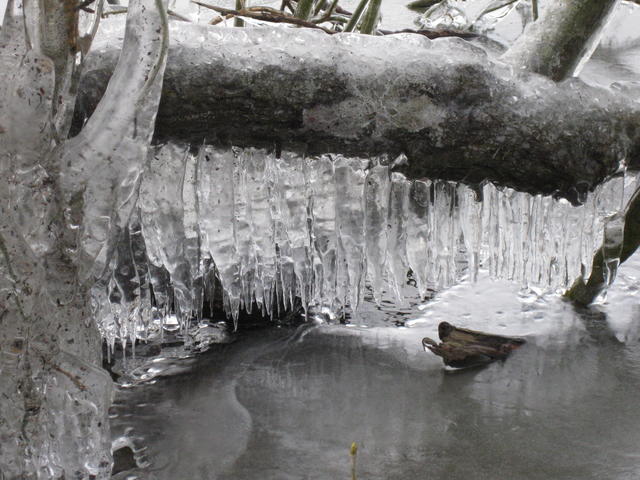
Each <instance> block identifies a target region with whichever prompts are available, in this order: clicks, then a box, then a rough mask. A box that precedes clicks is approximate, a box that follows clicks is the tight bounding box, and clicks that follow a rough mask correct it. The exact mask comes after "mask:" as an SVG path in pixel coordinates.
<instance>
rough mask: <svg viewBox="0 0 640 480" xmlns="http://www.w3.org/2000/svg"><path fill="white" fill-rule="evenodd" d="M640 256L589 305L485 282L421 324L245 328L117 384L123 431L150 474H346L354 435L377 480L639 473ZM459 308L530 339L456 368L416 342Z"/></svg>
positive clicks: (437, 305) (476, 320) (456, 292)
mask: <svg viewBox="0 0 640 480" xmlns="http://www.w3.org/2000/svg"><path fill="white" fill-rule="evenodd" d="M636 263H639V262H636ZM639 265H640V263H639ZM634 268H635V270H634ZM636 270H637V271H636ZM637 272H640V268H636V267H634V266H633V262H632V263H631V265H630V266H627V268H626V270H625V269H624V268H623V269H622V270H621V273H620V275H621V276H620V277H619V279H618V283H617V285H616V289H614V290H613V291H612V292H610V294H609V299H608V301H607V303H605V304H603V305H601V306H598V307H592V308H590V309H583V310H576V309H574V308H573V307H572V306H571V305H570V304H568V303H566V302H563V301H562V300H560V299H559V298H557V297H545V296H538V297H536V296H535V295H530V296H529V297H527V298H524V297H522V294H521V293H519V289H518V288H517V287H516V286H509V285H506V284H504V283H500V282H489V283H483V282H479V283H478V284H476V285H466V286H464V285H463V286H460V287H455V288H453V289H450V290H449V291H448V292H445V293H443V294H441V295H439V296H438V297H437V298H436V300H435V301H434V302H432V303H430V304H428V305H427V307H426V308H424V309H423V310H422V311H421V312H418V311H417V310H416V311H415V312H414V313H415V315H414V318H413V319H412V320H411V321H408V322H407V324H408V325H409V327H404V328H397V327H375V328H366V329H365V328H357V327H355V328H345V327H327V326H324V327H314V328H309V327H307V328H306V329H302V330H297V331H294V330H287V329H271V330H263V331H256V332H253V333H248V334H245V335H244V337H242V338H240V339H239V341H238V342H236V343H234V344H232V345H224V346H220V347H219V348H217V349H214V350H213V351H211V352H209V353H208V354H206V355H201V356H199V357H197V359H196V360H195V361H194V360H193V359H190V360H189V361H192V362H194V363H193V364H192V365H191V367H190V369H189V371H188V372H187V373H181V374H177V375H174V376H164V377H157V378H155V379H154V380H153V382H155V383H151V384H146V385H139V386H137V387H131V388H128V389H121V390H120V393H119V400H118V404H117V405H116V406H115V407H114V409H113V416H114V418H113V429H114V435H115V436H122V437H127V438H130V439H134V440H133V441H132V443H133V445H134V449H136V448H137V455H138V459H139V460H140V462H139V463H140V464H141V465H142V468H139V469H137V470H136V471H137V473H135V474H136V475H137V478H140V479H158V480H160V479H178V480H181V479H184V480H187V479H189V480H197V479H215V478H217V479H221V480H232V479H243V480H244V479H247V480H249V479H261V480H276V479H278V480H283V479H296V480H297V479H314V480H315V479H318V480H319V479H339V478H349V477H350V458H349V446H350V445H351V442H354V441H355V442H357V443H358V445H359V451H358V457H357V464H358V478H359V479H366V480H372V479H381V480H382V479H385V480H387V479H403V480H405V479H418V478H428V479H436V480H437V479H443V480H444V479H447V480H456V479H460V480H462V479H464V480H468V479H480V480H482V479H491V480H495V479H513V480H518V479H523V480H524V479H527V480H529V479H545V480H546V479H549V478H553V479H581V480H583V479H594V480H595V479H598V480H600V479H603V478H607V479H616V480H617V479H632V478H633V479H635V478H639V477H640V402H638V400H640V397H639V394H638V391H639V387H640V343H639V342H638V336H639V332H638V321H637V320H638V308H637V301H636V299H635V296H634V295H633V292H634V291H635V290H634V289H637V288H636V286H635V285H636V280H635V279H636V278H637ZM499 312H502V313H499ZM445 317H446V318H445ZM447 318H448V319H449V320H452V319H455V323H457V324H460V325H463V326H468V327H471V328H483V329H487V330H491V331H495V332H497V333H507V334H517V335H526V336H527V337H528V340H529V342H528V343H527V344H526V345H525V346H524V347H522V348H520V349H518V350H517V351H516V352H515V353H514V354H513V355H512V356H511V357H510V358H509V360H508V361H507V362H505V363H496V364H493V365H491V366H489V367H488V368H484V369H475V370H465V371H458V372H447V371H445V370H444V369H443V367H442V364H441V362H440V360H439V359H438V358H436V357H435V356H432V355H428V354H426V353H424V352H422V351H421V348H422V347H421V345H420V339H421V338H422V337H423V336H424V335H427V334H429V335H430V336H434V334H435V331H434V330H435V327H436V325H437V323H438V322H439V321H441V320H443V319H447ZM496 319H497V320H496ZM171 365H172V368H174V370H175V371H176V372H178V371H179V369H175V365H173V364H171ZM145 465H146V466H145ZM133 473H134V472H133V471H129V472H128V473H126V472H123V473H120V474H119V475H118V478H128V477H126V476H125V475H131V474H133Z"/></svg>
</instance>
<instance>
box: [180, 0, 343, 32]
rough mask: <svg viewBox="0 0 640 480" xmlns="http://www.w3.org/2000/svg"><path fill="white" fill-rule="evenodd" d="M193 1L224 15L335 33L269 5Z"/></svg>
mask: <svg viewBox="0 0 640 480" xmlns="http://www.w3.org/2000/svg"><path fill="white" fill-rule="evenodd" d="M191 2H192V3H195V4H196V5H200V6H201V7H204V8H208V9H210V10H213V11H215V12H218V13H221V14H223V15H235V16H239V17H246V18H253V19H254V20H261V21H264V22H273V23H290V24H292V25H298V26H301V27H307V28H317V29H319V30H322V31H323V32H325V33H329V34H334V33H336V32H334V31H333V30H329V29H328V28H325V27H323V26H321V25H316V24H315V23H312V22H308V21H306V20H301V19H299V18H295V17H293V16H290V15H287V14H285V13H283V12H281V11H279V10H276V9H275V8H269V7H251V8H243V9H242V10H232V9H230V8H223V7H217V6H215V5H209V4H206V3H202V2H199V1H197V0H191Z"/></svg>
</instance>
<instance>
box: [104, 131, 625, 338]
mask: <svg viewBox="0 0 640 480" xmlns="http://www.w3.org/2000/svg"><path fill="white" fill-rule="evenodd" d="M390 164H392V162H389V161H388V160H387V159H385V158H370V159H362V158H347V157H344V156H341V155H321V156H309V157H303V156H300V155H297V154H294V153H290V152H282V153H281V154H280V155H279V156H276V155H275V154H273V153H269V152H267V151H264V150H259V149H251V148H247V149H240V148H232V149H224V148H217V147H213V146H209V145H204V146H202V147H200V148H199V149H191V148H189V147H188V146H179V145H174V144H172V143H169V144H165V145H161V146H157V147H154V148H153V149H152V150H150V152H149V157H148V160H147V166H146V170H145V173H144V174H143V176H142V184H141V187H140V196H139V199H138V204H137V213H136V214H135V215H134V216H133V217H132V223H131V224H130V226H129V231H130V232H131V234H130V235H129V236H128V237H127V238H125V239H124V240H125V241H126V242H128V245H129V247H130V248H127V247H122V250H124V251H125V252H129V253H128V254H126V255H124V256H123V257H122V258H121V259H119V260H118V263H117V268H115V269H113V270H112V271H111V274H110V275H111V278H110V280H109V281H108V282H106V283H105V284H102V285H100V286H99V288H94V299H95V300H96V305H98V307H99V312H100V314H99V315H98V319H99V325H100V326H101V329H102V332H103V335H104V336H105V337H107V338H108V339H109V342H110V344H112V345H113V343H114V342H115V341H116V340H118V339H122V338H123V337H126V336H129V337H130V338H131V339H133V338H134V337H133V336H135V335H141V336H143V337H144V335H147V334H148V333H149V332H150V328H151V330H153V328H154V325H155V326H156V327H157V326H158V318H160V317H162V316H164V315H166V314H167V313H168V312H169V311H170V309H171V308H170V307H171V304H173V305H174V307H175V311H176V313H177V315H178V318H179V321H180V322H181V324H182V325H186V324H188V322H189V321H190V320H192V319H199V315H200V314H201V312H202V309H203V304H202V302H203V301H205V300H206V298H207V297H210V296H211V291H210V290H211V288H212V285H213V283H214V282H213V279H214V278H217V279H218V280H219V286H221V288H222V290H223V292H222V294H223V305H224V309H225V311H226V312H227V314H228V315H229V316H231V317H233V318H234V319H235V320H236V321H237V319H238V317H239V314H240V312H241V311H242V310H246V311H248V312H251V311H252V310H254V309H258V311H261V312H262V313H263V314H264V315H268V316H278V314H279V309H282V308H285V309H287V308H293V307H294V305H295V304H296V301H299V302H300V303H301V305H302V307H303V308H304V309H305V311H306V312H307V313H308V312H310V311H311V312H315V313H320V312H329V315H330V317H332V318H335V316H340V315H342V314H344V313H345V312H347V311H348V312H352V311H356V310H357V308H358V305H359V304H360V302H362V300H363V298H364V295H365V293H366V292H367V291H370V292H371V295H372V296H373V298H374V299H375V301H380V299H381V296H382V294H383V292H393V293H394V294H395V298H396V300H397V301H398V302H402V300H403V298H402V297H403V293H402V292H403V288H405V286H406V285H407V284H408V283H409V284H412V285H415V287H416V289H417V291H418V293H419V295H420V296H422V297H426V296H427V295H428V292H429V291H431V290H438V289H442V288H446V287H448V286H451V285H454V284H456V283H458V282H460V281H463V280H471V281H473V280H474V279H475V278H477V276H478V271H479V270H480V269H486V270H487V271H488V272H489V273H490V275H491V276H493V277H494V278H502V279H508V280H512V281H514V282H518V283H519V284H521V285H522V286H524V287H531V288H539V289H542V290H558V291H559V290H561V289H564V288H566V287H568V286H570V285H571V283H572V282H573V281H574V280H575V279H576V278H578V277H579V276H583V277H584V278H587V277H588V276H589V274H590V268H591V262H592V259H593V255H594V252H595V251H596V250H597V249H598V248H600V246H601V245H602V242H603V235H604V232H605V228H606V226H607V225H608V224H609V223H608V222H612V223H611V225H614V224H615V221H616V220H615V219H616V218H619V215H615V214H616V213H617V212H620V211H621V210H622V208H623V207H624V205H625V202H626V201H627V199H628V197H629V195H630V192H633V191H634V190H635V184H636V179H635V176H634V175H631V174H627V175H626V176H625V175H620V176H618V177H616V178H613V179H611V180H610V181H609V182H607V183H605V184H603V185H602V186H600V187H599V188H598V189H597V190H596V191H595V192H593V193H592V194H591V195H589V197H588V199H587V201H586V203H585V204H583V205H581V206H572V205H571V204H570V203H569V202H567V201H566V200H562V199H554V198H552V197H550V196H541V195H537V196H532V195H529V194H526V193H519V192H516V191H514V190H511V189H508V188H497V187H495V186H493V185H492V184H485V185H483V186H482V187H480V188H479V189H473V188H471V187H469V186H466V185H464V184H456V183H453V182H446V181H438V180H426V179H422V180H408V179H407V178H405V177H404V176H403V175H402V174H399V173H397V172H393V171H392V166H390ZM133 232H136V234H135V235H133ZM119 250H120V247H119V248H118V251H119ZM130 252H137V253H136V254H133V255H131V254H130ZM145 252H146V253H145ZM123 272H128V274H129V275H130V276H133V277H135V278H136V281H135V282H132V283H131V284H130V285H131V286H132V287H133V288H131V289H130V290H128V291H127V290H126V288H125V286H126V283H123V282H122V281H118V277H119V276H120V277H121V276H122V275H123ZM145 285H147V286H148V285H151V286H152V290H153V292H154V294H155V299H156V303H155V304H154V305H152V304H151V302H150V295H149V292H145V289H144V288H143V286H145ZM147 288H148V287H147ZM116 290H117V292H116ZM218 320H219V319H218ZM136 332H137V333H136Z"/></svg>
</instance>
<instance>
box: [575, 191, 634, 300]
mask: <svg viewBox="0 0 640 480" xmlns="http://www.w3.org/2000/svg"><path fill="white" fill-rule="evenodd" d="M638 247H640V190H636V192H635V193H634V194H633V196H632V197H631V199H630V200H629V203H628V204H627V206H626V208H625V210H624V212H623V213H619V214H616V215H614V216H613V217H611V218H610V219H609V221H608V228H605V234H604V242H603V245H602V246H601V247H600V248H599V249H598V250H597V251H596V253H595V255H594V256H593V262H592V266H591V274H590V275H589V278H588V279H587V280H586V281H585V280H584V279H583V278H582V276H580V277H578V278H577V279H576V280H575V281H574V283H573V285H572V286H571V288H570V289H569V290H567V292H566V293H565V296H566V297H567V298H569V299H570V300H572V301H573V302H575V303H577V304H579V305H589V304H590V303H592V302H593V301H594V300H595V299H596V298H597V297H598V295H600V294H601V293H602V292H603V291H605V289H606V288H607V287H608V286H609V284H611V282H613V280H614V279H615V276H616V270H617V268H618V265H620V264H621V263H624V262H625V261H626V260H627V259H628V258H629V257H630V256H631V255H633V254H634V253H635V251H636V250H637V249H638Z"/></svg>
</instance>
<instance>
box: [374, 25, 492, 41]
mask: <svg viewBox="0 0 640 480" xmlns="http://www.w3.org/2000/svg"><path fill="white" fill-rule="evenodd" d="M378 33H381V34H382V35H393V34H395V33H416V34H418V35H424V36H425V37H427V38H431V39H434V38H441V37H460V38H466V39H468V38H478V37H480V36H481V35H479V34H477V33H473V32H462V31H459V30H444V29H442V30H440V29H437V30H432V29H420V30H412V29H410V28H405V29H404V30H378Z"/></svg>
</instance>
